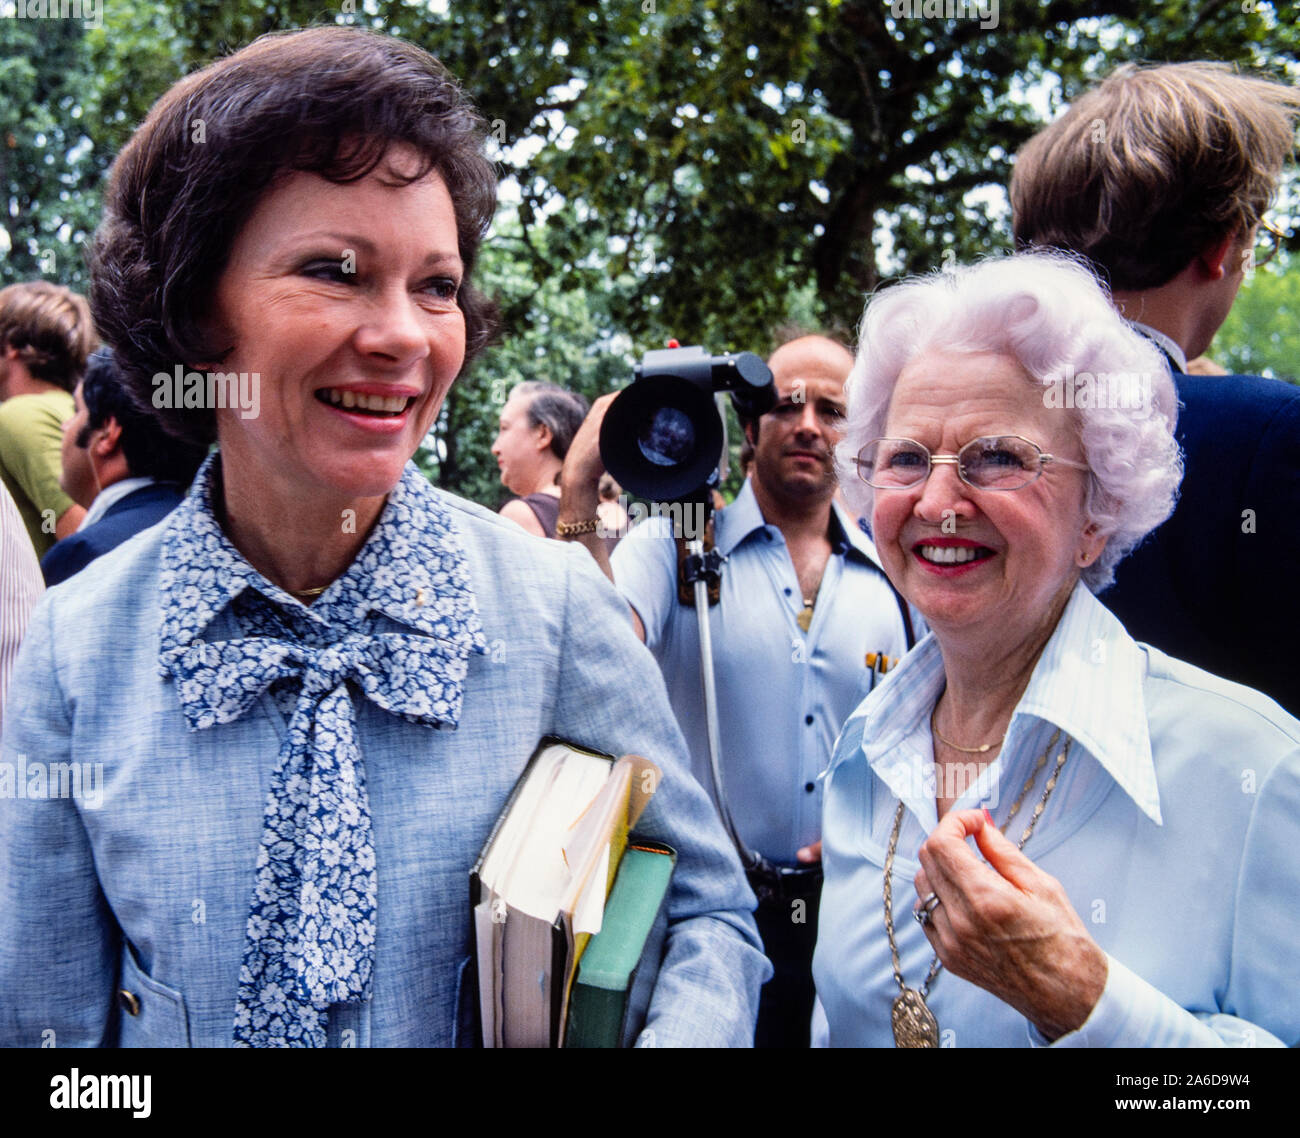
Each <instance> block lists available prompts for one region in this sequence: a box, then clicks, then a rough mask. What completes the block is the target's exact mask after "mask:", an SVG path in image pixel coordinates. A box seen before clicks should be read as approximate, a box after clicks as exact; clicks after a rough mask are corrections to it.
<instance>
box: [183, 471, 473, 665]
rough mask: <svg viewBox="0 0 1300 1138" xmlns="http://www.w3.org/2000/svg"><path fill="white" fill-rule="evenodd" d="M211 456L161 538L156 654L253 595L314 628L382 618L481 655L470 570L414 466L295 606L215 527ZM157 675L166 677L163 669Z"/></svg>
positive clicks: (344, 627) (189, 638)
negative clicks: (355, 548)
mask: <svg viewBox="0 0 1300 1138" xmlns="http://www.w3.org/2000/svg"><path fill="white" fill-rule="evenodd" d="M220 471H221V465H220V455H219V454H215V455H211V456H209V457H208V459H207V460H206V461H205V462H204V464H203V466H201V467H200V468H199V472H198V474H197V475H196V476H195V479H194V484H193V485H192V486H191V488H190V491H189V493H188V494H187V495H186V497H185V500H184V501H183V502H182V503H181V504H180V505H179V506H177V507H176V509H175V510H174V511H173V512H172V515H171V518H170V521H169V523H168V526H167V530H166V533H165V534H164V537H163V543H162V551H161V565H160V575H159V582H158V589H159V602H160V605H161V608H162V627H161V648H160V656H161V657H163V658H169V657H170V655H172V654H174V653H175V652H177V651H182V650H184V649H185V647H187V646H188V645H190V644H192V643H193V642H194V641H196V640H199V639H200V638H202V636H203V633H204V632H205V631H206V630H207V628H208V626H209V625H210V624H211V623H212V622H213V621H214V620H215V619H216V618H217V617H218V615H219V614H220V613H221V612H222V611H223V610H224V609H226V608H227V607H228V606H229V604H230V602H231V601H232V600H234V599H235V597H237V596H238V595H239V594H241V593H242V592H244V590H246V589H253V590H256V591H257V592H258V593H260V594H261V595H262V596H264V597H265V598H267V599H268V600H269V601H272V602H273V603H275V604H276V605H278V606H280V607H281V608H284V609H289V610H291V611H293V612H294V613H295V614H296V615H297V616H299V617H303V618H305V619H307V620H309V621H310V622H311V623H312V624H313V625H316V626H318V627H319V628H320V629H321V630H322V631H326V630H329V629H331V628H334V629H337V630H338V631H339V632H340V633H347V632H361V631H363V630H364V625H365V622H366V619H367V617H368V616H369V615H370V614H371V613H379V614H382V615H383V616H385V617H388V618H389V619H390V620H393V621H395V622H397V623H398V624H402V625H405V626H407V627H408V628H412V629H415V630H416V631H418V632H423V633H425V634H426V635H428V636H432V637H435V638H437V639H439V640H443V641H445V642H447V643H449V644H451V645H453V646H454V647H455V648H457V649H458V650H459V653H460V654H461V655H469V654H470V653H471V652H475V653H484V652H486V651H487V639H486V637H485V636H484V633H483V627H482V624H481V622H480V620H479V614H478V604H477V600H476V598H475V596H474V590H473V587H472V585H471V582H470V578H469V568H468V565H467V563H466V561H465V555H464V553H463V551H462V549H461V546H460V542H459V540H458V539H457V537H456V532H455V529H454V527H453V525H452V521H451V516H450V514H449V513H448V511H447V509H446V507H445V506H444V505H443V504H442V502H441V501H440V499H439V497H438V492H437V491H436V490H435V489H434V488H433V487H432V486H431V485H430V484H429V482H428V480H427V479H425V477H424V476H423V475H422V474H421V473H420V471H419V469H418V467H416V466H415V464H414V463H409V462H408V463H407V464H406V469H405V470H404V471H403V472H402V477H401V480H400V481H399V482H398V484H397V485H396V486H395V487H394V488H393V490H392V491H391V493H390V494H389V495H388V501H387V502H386V503H385V505H384V508H383V512H382V513H381V514H380V517H379V521H378V523H377V524H376V525H375V528H374V530H373V531H372V532H371V534H370V536H369V537H368V538H367V539H366V542H365V544H364V545H363V546H362V547H361V550H360V551H359V552H358V554H357V556H356V557H355V558H354V559H353V561H352V564H351V565H349V566H348V568H347V569H346V570H345V571H344V573H343V575H342V576H340V577H339V578H338V579H337V580H335V581H334V582H333V583H332V584H331V585H330V586H329V588H328V589H326V591H325V592H324V593H323V594H322V595H321V596H320V597H319V598H318V599H317V600H316V602H315V603H314V604H312V605H304V604H303V603H302V602H301V601H299V600H297V599H296V598H295V597H293V596H291V595H290V594H289V593H287V592H286V591H285V590H284V589H281V588H280V587H279V586H278V585H275V584H273V583H272V582H270V581H268V580H267V579H266V578H265V577H263V576H262V574H261V573H259V572H258V571H257V570H256V569H254V568H253V567H252V566H251V565H250V564H249V563H248V562H247V561H246V560H245V559H244V556H243V555H242V554H241V553H240V552H239V551H238V550H237V549H236V548H235V547H234V545H233V544H232V543H231V541H230V539H229V538H228V537H227V536H226V534H225V531H224V530H223V529H222V528H221V524H220V523H219V522H218V521H217V518H216V515H215V513H214V511H213V505H212V491H213V488H214V486H215V485H216V481H217V479H218V478H219V477H220ZM162 671H163V674H168V673H169V668H168V667H167V666H166V665H165V664H164V665H163V667H162Z"/></svg>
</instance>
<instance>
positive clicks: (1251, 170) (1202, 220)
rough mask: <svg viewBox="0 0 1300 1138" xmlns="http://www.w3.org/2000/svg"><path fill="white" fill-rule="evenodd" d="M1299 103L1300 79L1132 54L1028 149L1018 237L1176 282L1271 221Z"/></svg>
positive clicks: (1139, 275)
mask: <svg viewBox="0 0 1300 1138" xmlns="http://www.w3.org/2000/svg"><path fill="white" fill-rule="evenodd" d="M1298 113H1300V92H1297V91H1296V90H1295V88H1294V87H1291V86H1289V85H1288V84H1285V83H1276V82H1274V81H1273V80H1271V79H1265V78H1260V77H1257V76H1251V75H1239V74H1237V73H1236V72H1235V71H1234V70H1233V69H1232V68H1231V67H1229V66H1228V65H1227V64H1223V63H1171V64H1165V65H1163V66H1159V67H1138V66H1135V65H1133V64H1125V65H1124V66H1122V67H1120V68H1117V69H1116V70H1115V71H1114V73H1112V74H1111V75H1110V77H1109V78H1108V79H1106V80H1105V81H1104V82H1103V83H1102V84H1101V85H1100V86H1099V87H1097V88H1096V89H1095V90H1092V91H1089V92H1088V93H1087V94H1085V95H1083V96H1082V97H1080V98H1079V99H1077V100H1075V102H1074V104H1073V105H1072V106H1071V107H1070V109H1069V111H1067V112H1066V113H1065V114H1064V115H1062V116H1061V117H1060V118H1059V119H1057V120H1056V121H1055V122H1054V123H1052V124H1051V126H1049V127H1047V128H1046V129H1044V130H1042V131H1040V132H1039V133H1038V134H1036V135H1035V136H1034V137H1033V138H1032V139H1030V141H1029V142H1028V143H1027V144H1026V145H1025V147H1024V148H1023V149H1022V150H1021V151H1020V153H1019V154H1018V155H1017V156H1016V164H1015V168H1014V170H1013V172H1012V177H1011V209H1012V213H1013V215H1014V222H1013V226H1012V228H1013V232H1014V234H1015V239H1016V246H1017V248H1024V247H1027V246H1030V245H1047V246H1054V247H1056V248H1060V249H1067V250H1070V251H1072V252H1075V253H1082V254H1084V255H1085V256H1086V257H1088V258H1089V259H1090V260H1091V261H1092V262H1093V263H1094V264H1095V265H1096V266H1098V267H1099V268H1100V269H1101V270H1103V272H1104V273H1105V275H1106V276H1107V277H1109V280H1110V285H1111V288H1112V289H1123V290H1133V289H1148V288H1157V287H1159V286H1160V285H1162V284H1167V283H1168V282H1169V281H1171V280H1173V278H1174V277H1176V276H1177V275H1178V274H1179V273H1180V272H1182V271H1183V269H1185V268H1186V267H1187V266H1188V264H1190V263H1191V261H1192V259H1193V258H1194V257H1196V256H1197V255H1198V254H1199V253H1200V252H1201V251H1202V250H1204V249H1205V248H1206V247H1207V246H1209V245H1212V244H1213V243H1214V242H1216V241H1219V240H1222V239H1223V238H1224V237H1227V236H1229V235H1230V234H1233V233H1238V234H1244V233H1246V232H1247V231H1249V230H1250V229H1251V227H1252V226H1254V225H1255V224H1256V223H1257V222H1258V221H1259V220H1260V218H1261V217H1262V216H1263V214H1264V211H1265V210H1266V209H1267V208H1268V205H1269V202H1270V200H1271V198H1272V196H1273V193H1274V192H1275V190H1276V189H1277V183H1278V179H1279V178H1280V177H1281V174H1282V167H1283V165H1284V163H1285V162H1286V159H1287V157H1288V156H1289V155H1290V154H1291V152H1292V150H1293V148H1294V146H1295V120H1296V116H1297V114H1298Z"/></svg>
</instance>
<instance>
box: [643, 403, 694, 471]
mask: <svg viewBox="0 0 1300 1138" xmlns="http://www.w3.org/2000/svg"><path fill="white" fill-rule="evenodd" d="M636 442H637V446H638V447H640V449H641V453H642V454H643V455H644V456H645V458H646V459H647V461H649V462H653V463H654V464H655V465H656V466H677V465H678V464H679V463H683V462H685V461H686V460H687V459H689V458H690V457H691V453H692V451H693V450H694V448H695V426H694V424H693V423H692V422H691V420H690V417H689V416H688V415H687V414H686V413H685V412H684V411H679V410H678V409H677V408H676V407H660V408H659V409H658V410H657V411H655V413H654V415H653V416H651V418H650V420H649V422H648V423H647V424H646V425H645V427H644V428H643V429H642V431H641V433H640V434H639V435H638V436H637V440H636Z"/></svg>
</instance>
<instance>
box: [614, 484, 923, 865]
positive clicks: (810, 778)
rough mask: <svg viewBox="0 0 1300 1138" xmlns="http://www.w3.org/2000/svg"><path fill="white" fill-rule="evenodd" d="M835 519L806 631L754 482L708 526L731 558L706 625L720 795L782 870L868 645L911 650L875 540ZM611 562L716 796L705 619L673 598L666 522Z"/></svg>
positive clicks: (630, 542) (781, 547)
mask: <svg viewBox="0 0 1300 1138" xmlns="http://www.w3.org/2000/svg"><path fill="white" fill-rule="evenodd" d="M831 528H832V534H833V541H832V552H831V556H830V558H829V560H828V561H827V562H826V570H825V573H824V575H823V577H822V582H821V588H820V590H819V592H818V594H817V604H816V606H815V608H814V611H813V618H812V623H811V625H810V627H809V629H808V631H807V632H804V630H803V629H802V628H800V627H799V624H798V616H799V613H800V611H801V610H802V609H803V607H804V606H803V597H802V596H801V594H800V591H799V580H798V577H797V576H796V575H795V569H794V564H793V562H792V561H791V559H790V553H789V550H788V549H787V547H786V544H785V538H784V537H783V536H782V534H781V531H780V530H779V529H778V528H777V527H776V526H773V525H768V524H766V523H765V522H764V520H763V515H762V513H761V511H760V510H759V507H758V501H757V499H756V498H755V497H754V490H753V487H752V486H751V484H750V483H749V482H746V483H745V485H744V487H743V489H742V490H741V492H740V494H739V495H737V497H736V500H735V502H734V503H732V505H730V506H728V507H727V508H726V509H724V510H722V511H720V512H719V513H718V515H717V520H716V522H715V534H714V541H715V546H716V548H717V549H718V551H719V552H720V553H722V554H723V555H724V557H725V558H726V561H725V562H724V564H723V568H722V585H721V589H722V592H721V599H720V602H719V603H718V604H717V605H715V606H713V607H711V608H710V610H709V621H710V631H711V637H712V641H713V656H714V675H715V677H716V684H717V691H718V717H719V722H720V734H721V741H722V774H723V781H724V786H725V791H726V795H727V800H728V803H729V805H730V808H731V813H732V816H733V817H734V818H735V820H736V825H737V828H738V829H739V831H740V835H741V837H742V838H743V840H744V841H745V842H746V843H748V844H749V845H750V846H751V847H752V848H754V849H757V850H758V851H759V853H761V854H763V855H764V856H766V857H767V858H769V859H770V860H772V861H774V862H778V863H783V864H787V865H790V864H794V862H795V854H796V852H797V851H798V850H799V849H800V848H801V847H802V846H806V845H809V844H810V843H812V842H815V841H816V840H817V839H818V838H820V837H821V805H822V784H821V779H820V776H821V773H822V771H824V770H825V768H826V765H827V763H828V761H829V759H830V755H831V750H832V748H833V746H834V743H835V737H836V736H837V735H838V734H839V731H840V727H841V726H842V725H843V723H844V720H845V719H847V718H848V716H849V713H850V712H851V711H852V710H853V709H854V707H856V706H857V704H858V703H859V701H860V700H861V699H862V697H863V695H865V694H866V691H867V690H868V684H869V682H870V677H871V672H870V670H869V669H868V668H867V665H866V655H867V653H869V652H875V653H884V654H886V655H888V656H891V657H898V656H901V655H902V654H903V653H904V652H905V651H906V645H907V640H906V635H905V633H904V629H903V620H902V616H901V613H900V609H899V605H898V601H897V599H896V597H895V594H894V592H893V590H892V589H891V588H890V585H889V582H888V580H887V579H886V578H885V574H884V572H883V571H882V570H881V568H880V566H879V563H878V562H877V559H876V551H875V547H874V546H873V545H872V543H871V540H870V539H869V538H868V537H867V536H866V535H865V534H864V533H862V531H861V530H859V529H858V527H857V526H856V525H854V523H853V521H852V519H850V518H849V517H848V515H847V514H845V513H844V512H843V511H842V510H841V509H839V507H838V506H835V507H833V522H832V527H831ZM611 560H612V563H613V568H614V579H615V583H616V584H617V586H618V588H619V591H620V592H621V593H622V594H623V596H624V597H626V598H627V600H628V603H629V604H631V606H632V607H633V608H634V609H636V611H637V613H638V615H640V617H641V621H642V623H643V624H644V625H645V629H646V646H647V647H648V648H649V649H650V651H651V652H652V653H653V654H654V657H655V659H656V660H658V662H659V667H660V670H661V671H662V672H663V676H664V681H665V683H666V684H667V686H668V698H669V702H670V703H671V704H672V707H673V710H674V712H675V713H676V715H677V722H678V724H679V725H680V727H681V729H682V734H683V735H685V736H686V742H687V746H688V748H689V750H690V755H691V762H692V770H693V772H694V774H695V777H696V778H697V779H698V780H699V781H700V783H701V784H702V785H703V786H705V787H706V788H708V789H709V791H710V793H712V783H711V780H710V777H709V747H708V736H707V729H706V725H705V719H704V697H703V687H702V682H701V679H700V655H699V626H698V623H697V618H696V614H695V609H694V608H692V607H690V606H687V605H683V604H681V603H680V601H679V600H678V599H677V550H676V545H675V543H674V541H673V539H672V533H671V527H670V525H669V523H668V520H667V519H664V518H658V519H656V518H651V519H649V520H648V521H646V522H645V523H643V524H642V525H640V526H637V527H636V528H635V529H633V530H632V531H631V532H630V533H629V534H628V535H627V537H625V538H624V539H623V540H622V541H621V542H620V543H619V545H618V547H617V548H616V549H615V550H614V555H613V557H612V559H611Z"/></svg>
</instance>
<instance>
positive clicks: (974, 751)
mask: <svg viewBox="0 0 1300 1138" xmlns="http://www.w3.org/2000/svg"><path fill="white" fill-rule="evenodd" d="M938 714H939V705H938V704H937V703H936V704H935V705H934V710H933V711H932V712H930V730H931V731H933V732H934V733H935V735H936V736H938V739H939V742H940V743H947V744H948V746H950V747H951V748H952V749H953V750H954V751H961V752H962V753H963V754H966V755H983V754H987V753H988V752H989V751H991V750H992V749H993V748H994V747H1000V746H1001V745H1002V740H1003V739H1005V738H1006V737H1007V733H1006V732H1005V731H1003V732H1002V734H1001V736H1000V737H999V738H997V739H995V740H993V742H992V743H985V744H984V745H983V746H982V747H963V746H962V745H961V744H960V743H954V742H953V741H952V740H951V739H947V738H945V737H944V736H943V733H942V732H940V730H939V724H938V723H936V722H935V717H936V716H937V715H938Z"/></svg>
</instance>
